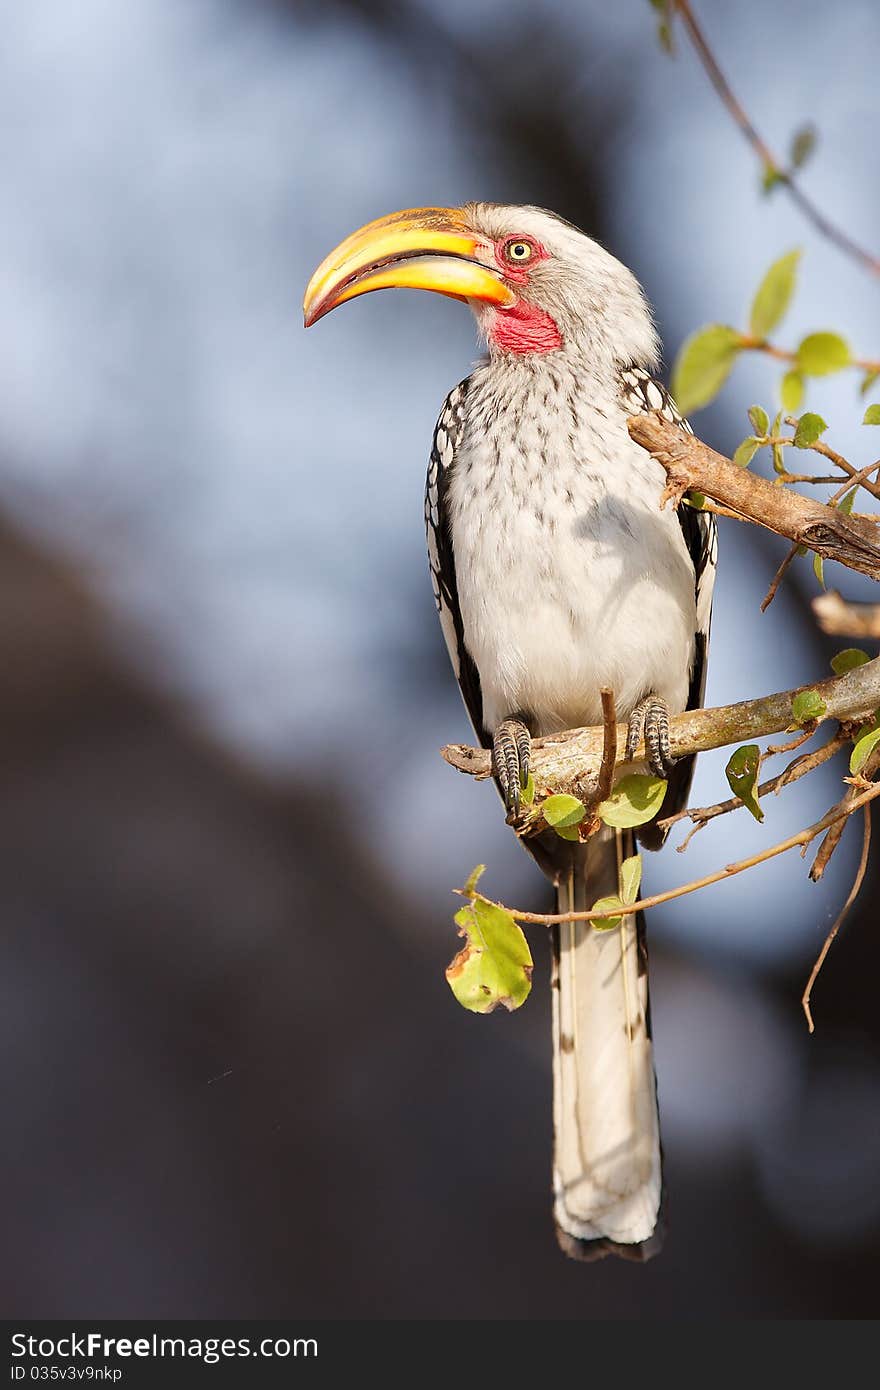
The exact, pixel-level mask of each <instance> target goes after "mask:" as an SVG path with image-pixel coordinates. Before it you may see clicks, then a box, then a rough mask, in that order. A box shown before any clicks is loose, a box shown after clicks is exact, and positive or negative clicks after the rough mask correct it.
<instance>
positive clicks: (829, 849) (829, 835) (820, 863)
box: [810, 748, 880, 883]
mask: <svg viewBox="0 0 880 1390" xmlns="http://www.w3.org/2000/svg"><path fill="white" fill-rule="evenodd" d="M878 768H880V751H878V750H877V749H876V748H875V749H874V751H873V752H872V753H871V754H870V755H869V756H868V759H867V761H866V762H865V765H864V767H863V768H862V769H861V772H860V774H859V775H858V776H857V777H855V778H854V779H853V780H852V781H851V782H850V785H849V787H848V788H847V790H846V793H845V794H844V796H843V797H842V798H841V801H840V805H841V806H845V805H846V804H847V803H848V802H853V801H854V800H855V799H856V797H857V796H858V794H859V792H860V791H861V790H862V789H863V788H864V787H865V786H867V785H869V784H870V783H871V782H872V781H873V779H874V777H875V775H876V773H877V770H878ZM845 824H846V822H845V821H838V822H837V824H836V825H832V826H830V827H829V828H828V830H826V832H825V837H824V839H823V840H822V843H821V845H820V846H819V848H818V850H817V852H816V858H815V859H814V860H813V862H812V864H811V865H810V878H811V879H812V880H813V882H814V883H818V882H819V879H820V878H821V877H822V875H823V874H824V872H825V870H826V869H827V868H828V865H829V863H830V860H831V856H832V854H833V853H834V851H835V850H836V849H837V846H838V845H839V844H840V837H841V835H842V834H843V830H844V825H845Z"/></svg>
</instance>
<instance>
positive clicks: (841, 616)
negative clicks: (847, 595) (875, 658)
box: [813, 589, 880, 641]
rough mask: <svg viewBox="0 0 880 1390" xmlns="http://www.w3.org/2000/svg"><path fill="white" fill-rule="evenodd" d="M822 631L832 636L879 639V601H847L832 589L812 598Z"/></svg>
mask: <svg viewBox="0 0 880 1390" xmlns="http://www.w3.org/2000/svg"><path fill="white" fill-rule="evenodd" d="M813 612H814V614H815V615H816V621H817V622H818V624H819V626H820V627H821V629H822V631H823V632H827V633H830V634H831V636H832V637H867V638H871V639H873V640H874V641H880V603H847V602H846V601H845V600H844V599H842V598H841V597H840V594H838V593H837V592H836V591H835V590H834V589H830V590H829V591H828V593H827V594H820V595H819V597H818V598H814V599H813Z"/></svg>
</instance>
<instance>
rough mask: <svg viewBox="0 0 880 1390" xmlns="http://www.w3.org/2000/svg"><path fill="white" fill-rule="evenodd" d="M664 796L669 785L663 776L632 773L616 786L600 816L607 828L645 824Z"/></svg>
mask: <svg viewBox="0 0 880 1390" xmlns="http://www.w3.org/2000/svg"><path fill="white" fill-rule="evenodd" d="M665 795H666V782H665V780H664V779H663V778H662V777H650V776H646V775H645V774H643V773H640V772H631V773H629V774H628V776H626V777H621V779H620V781H619V782H617V783H615V785H614V787H613V789H612V792H611V795H610V797H609V798H608V800H607V801H603V802H602V804H601V805H600V806H599V809H598V814H599V816H600V817H601V818H602V820H603V821H604V822H605V824H606V825H614V826H617V827H618V828H619V829H624V830H625V829H628V828H630V827H631V826H634V825H644V824H645V821H649V820H651V819H652V817H653V816H656V814H657V812H658V811H659V810H660V807H661V806H662V805H663V798H664V796H665Z"/></svg>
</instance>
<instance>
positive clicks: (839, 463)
mask: <svg viewBox="0 0 880 1390" xmlns="http://www.w3.org/2000/svg"><path fill="white" fill-rule="evenodd" d="M858 365H859V366H860V367H861V366H864V365H866V364H864V363H861V362H860V363H858ZM867 366H869V367H870V369H871V370H872V371H878V372H880V362H872V363H868V364H867ZM785 423H786V424H787V425H791V426H792V428H793V429H797V425H798V421H797V418H796V416H794V415H786V417H785ZM807 447H808V448H809V449H811V450H812V451H813V453H814V454H819V456H820V457H821V458H823V459H827V460H828V462H829V463H833V464H834V467H835V468H839V469H840V471H841V473H846V475H847V478H848V481H847V482H845V483H844V484H843V485H842V486H841V487H840V488H839V489H838V491H837V492H836V493H835V495H834V497H833V498H829V499H828V500H829V502H832V501H837V498H838V497H842V496H843V494H844V493H845V492H849V490H850V488H851V487H852V485H853V483H855V482H856V481H858V486H859V487H863V488H864V489H865V492H870V494H871V496H872V497H876V498H877V500H878V501H880V483H872V482H871V481H870V478H869V474H871V473H873V472H874V471H875V469H877V468H878V467H880V459H878V460H876V461H875V462H874V463H870V464H868V466H867V468H856V467H855V465H854V464H852V463H850V461H849V459H845V458H844V457H843V454H839V453H838V452H837V450H836V449H832V448H831V445H830V444H826V443H825V441H824V439H814V440H813V443H812V444H809V445H808V446H807ZM835 481H836V480H835Z"/></svg>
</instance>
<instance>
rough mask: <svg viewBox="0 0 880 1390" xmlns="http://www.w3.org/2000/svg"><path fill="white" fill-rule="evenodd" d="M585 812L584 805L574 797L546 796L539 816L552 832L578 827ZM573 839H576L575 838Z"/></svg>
mask: <svg viewBox="0 0 880 1390" xmlns="http://www.w3.org/2000/svg"><path fill="white" fill-rule="evenodd" d="M586 812H587V808H586V807H585V805H584V803H583V802H582V801H578V799H577V797H576V796H566V795H557V796H548V797H547V800H546V801H544V802H542V804H541V814H542V815H543V817H544V819H545V821H546V822H547V824H548V825H552V826H553V829H554V830H568V829H570V828H571V827H572V826H576V825H580V823H581V821H582V820H583V818H584V816H585V815H586ZM564 838H566V839H567V838H569V837H568V836H566V837H564ZM574 838H575V839H577V836H575V837H574Z"/></svg>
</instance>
